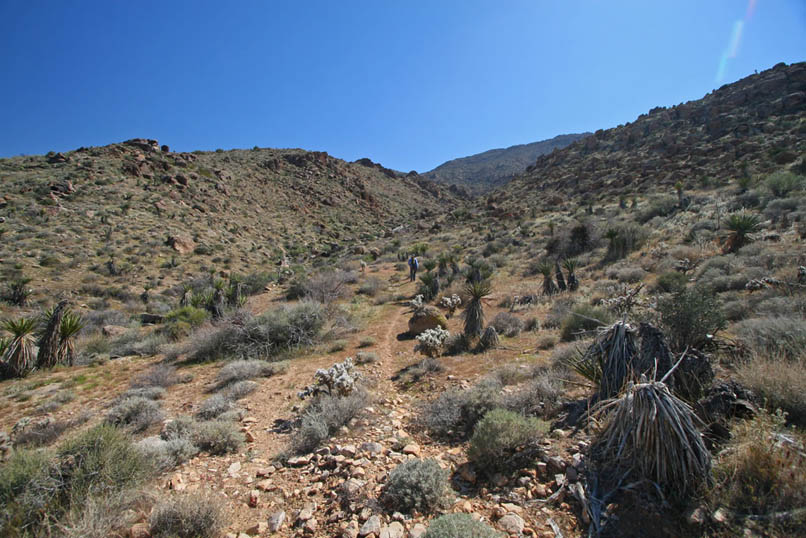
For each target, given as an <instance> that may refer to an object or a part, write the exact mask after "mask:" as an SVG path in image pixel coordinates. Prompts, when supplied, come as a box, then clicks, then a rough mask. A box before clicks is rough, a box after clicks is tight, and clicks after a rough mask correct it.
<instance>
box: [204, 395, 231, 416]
mask: <svg viewBox="0 0 806 538" xmlns="http://www.w3.org/2000/svg"><path fill="white" fill-rule="evenodd" d="M232 407H233V405H232V402H231V401H230V400H229V399H228V398H227V397H226V396H224V395H223V394H214V395H213V396H210V397H209V398H207V399H206V400H204V401H203V402H202V403H201V405H200V406H199V410H198V411H196V417H198V418H200V419H201V420H212V419H214V418H216V417H218V416H219V415H221V414H222V413H226V412H227V411H229V410H230V409H232Z"/></svg>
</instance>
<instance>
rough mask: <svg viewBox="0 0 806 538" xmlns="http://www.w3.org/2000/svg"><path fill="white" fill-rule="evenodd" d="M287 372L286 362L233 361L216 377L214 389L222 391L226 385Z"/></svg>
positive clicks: (223, 367)
mask: <svg viewBox="0 0 806 538" xmlns="http://www.w3.org/2000/svg"><path fill="white" fill-rule="evenodd" d="M286 371H288V362H287V361H279V362H267V361H264V360H260V359H249V360H235V361H232V362H228V363H227V364H225V365H224V366H222V367H221V369H220V370H219V371H218V374H217V375H216V387H217V389H222V388H224V387H227V386H228V385H232V384H235V383H238V382H242V381H246V380H248V379H254V378H256V377H272V376H275V375H279V374H282V373H285V372H286Z"/></svg>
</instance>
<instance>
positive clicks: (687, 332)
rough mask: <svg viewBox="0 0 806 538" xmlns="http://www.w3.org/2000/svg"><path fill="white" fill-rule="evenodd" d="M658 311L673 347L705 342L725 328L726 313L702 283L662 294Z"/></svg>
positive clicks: (678, 348)
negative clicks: (670, 293)
mask: <svg viewBox="0 0 806 538" xmlns="http://www.w3.org/2000/svg"><path fill="white" fill-rule="evenodd" d="M658 312H660V315H661V326H662V328H663V330H664V333H665V334H666V337H667V338H668V340H669V346H670V347H671V348H672V350H673V351H683V350H684V349H685V348H686V347H695V348H696V347H697V346H702V345H703V344H704V343H705V342H706V341H707V340H708V338H709V335H713V334H716V332H717V331H720V330H722V329H724V328H725V317H724V316H723V314H722V311H721V310H720V308H719V304H718V303H717V300H716V298H715V297H714V295H713V294H712V293H710V292H708V291H707V290H704V289H702V288H700V287H697V288H691V289H684V290H680V291H678V292H677V293H674V294H672V295H670V296H668V297H661V298H660V299H659V300H658Z"/></svg>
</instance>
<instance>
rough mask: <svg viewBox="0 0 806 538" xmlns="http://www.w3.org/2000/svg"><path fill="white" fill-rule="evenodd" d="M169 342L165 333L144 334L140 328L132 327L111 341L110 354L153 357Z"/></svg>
mask: <svg viewBox="0 0 806 538" xmlns="http://www.w3.org/2000/svg"><path fill="white" fill-rule="evenodd" d="M167 342H168V341H167V337H166V336H165V335H164V334H157V333H151V334H148V335H146V336H143V335H142V334H141V333H140V331H139V330H137V329H132V330H130V331H128V332H127V333H125V334H123V335H121V336H119V337H118V338H116V339H114V340H112V342H110V344H109V354H110V355H111V356H112V357H127V356H129V355H138V356H141V357H152V356H154V355H158V354H159V353H160V352H161V351H162V349H163V347H164V346H165V344H166V343H167Z"/></svg>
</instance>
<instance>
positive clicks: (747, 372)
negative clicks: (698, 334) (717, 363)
mask: <svg viewBox="0 0 806 538" xmlns="http://www.w3.org/2000/svg"><path fill="white" fill-rule="evenodd" d="M736 377H737V379H738V381H739V382H740V383H742V385H744V386H745V387H747V388H748V389H750V390H751V391H752V392H753V393H754V394H756V395H757V396H758V397H759V398H760V399H761V400H762V401H763V402H764V405H765V406H766V407H767V408H768V409H769V410H770V411H775V410H776V409H781V410H783V411H784V412H786V413H787V419H788V420H789V421H790V422H792V423H794V424H797V425H798V426H800V427H801V428H804V427H806V398H804V394H806V362H805V361H788V360H785V359H782V358H780V357H778V358H775V357H771V356H769V355H761V354H755V356H753V357H752V358H751V359H749V360H747V361H744V362H742V363H741V364H740V365H739V366H738V367H737V369H736Z"/></svg>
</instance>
